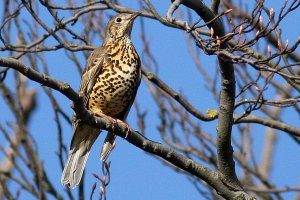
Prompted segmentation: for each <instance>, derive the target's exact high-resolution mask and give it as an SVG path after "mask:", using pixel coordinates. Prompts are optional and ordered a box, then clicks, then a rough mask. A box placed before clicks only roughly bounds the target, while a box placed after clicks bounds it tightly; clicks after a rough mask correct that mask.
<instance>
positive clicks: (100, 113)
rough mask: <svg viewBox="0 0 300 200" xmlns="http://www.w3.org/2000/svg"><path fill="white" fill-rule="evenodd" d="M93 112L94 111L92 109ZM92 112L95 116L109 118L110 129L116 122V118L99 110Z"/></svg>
mask: <svg viewBox="0 0 300 200" xmlns="http://www.w3.org/2000/svg"><path fill="white" fill-rule="evenodd" d="M93 112H94V111H93ZM94 114H95V115H96V116H97V117H106V118H108V119H109V121H111V122H112V129H114V128H115V124H116V123H117V122H118V120H116V119H115V118H113V117H111V116H108V115H105V114H104V113H103V112H101V111H96V112H94Z"/></svg>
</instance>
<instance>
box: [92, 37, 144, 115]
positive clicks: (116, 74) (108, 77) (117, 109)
mask: <svg viewBox="0 0 300 200" xmlns="http://www.w3.org/2000/svg"><path fill="white" fill-rule="evenodd" d="M107 51H108V54H107V56H105V58H104V61H103V65H102V71H101V73H100V76H99V77H98V78H97V81H96V84H95V85H94V87H93V90H92V93H91V95H90V100H89V108H90V110H92V111H93V112H94V113H97V112H101V113H104V114H106V115H109V116H112V117H119V115H124V112H126V109H128V106H130V104H131V102H132V101H133V98H134V97H135V93H136V90H137V87H138V86H139V82H140V76H141V75H140V74H141V72H140V61H139V57H138V55H137V53H136V51H135V49H134V47H133V45H132V44H131V42H129V43H128V44H127V45H126V44H123V45H122V44H118V46H112V47H108V49H107Z"/></svg>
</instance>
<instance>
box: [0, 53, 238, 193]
mask: <svg viewBox="0 0 300 200" xmlns="http://www.w3.org/2000/svg"><path fill="white" fill-rule="evenodd" d="M0 66H4V67H9V68H12V69H15V70H17V71H19V72H20V73H22V74H23V75H25V76H26V77H28V78H29V79H31V80H33V81H35V82H38V83H40V84H42V85H44V86H47V87H50V88H52V89H54V90H57V91H59V92H60V93H62V94H63V95H64V96H66V97H67V98H69V99H70V100H72V101H73V103H74V106H73V109H74V111H75V112H76V116H77V117H78V118H79V119H81V120H83V121H84V122H85V123H86V124H89V125H91V126H95V127H97V128H100V129H104V130H107V131H111V132H114V133H115V134H117V135H118V136H120V137H122V138H124V139H126V140H127V141H128V142H129V143H131V144H133V145H135V146H136V147H138V148H140V149H142V150H144V151H146V152H148V153H151V154H155V155H157V156H159V157H161V158H162V159H164V160H166V161H168V162H170V163H172V164H173V165H175V166H177V167H179V168H180V169H182V170H185V171H187V172H189V173H191V174H193V175H194V176H196V177H198V178H200V179H202V180H204V181H205V182H207V183H208V184H209V185H210V186H212V187H213V188H215V189H216V190H217V191H218V193H219V194H220V195H222V196H223V197H225V198H227V199H233V198H235V197H236V196H237V195H239V193H238V194H237V193H235V192H233V191H232V190H230V189H229V188H228V187H227V186H226V185H225V184H224V183H223V182H222V181H221V180H220V179H219V178H218V173H214V172H213V171H212V170H210V169H209V168H207V167H205V166H203V165H201V164H199V163H197V162H195V161H193V160H191V159H189V158H187V157H185V156H183V155H181V154H179V153H177V152H175V151H174V150H172V149H171V148H169V147H166V146H164V145H162V144H159V143H156V142H153V141H151V140H149V139H147V138H145V137H144V136H142V135H141V134H139V133H138V132H136V131H133V130H132V129H129V130H128V126H127V125H126V124H124V123H115V122H114V121H113V120H111V119H110V118H109V117H106V116H101V117H96V116H94V115H93V114H92V113H91V112H90V111H88V110H87V109H86V108H85V107H84V106H83V103H82V100H81V98H80V96H79V95H78V94H77V93H76V92H75V91H74V90H73V89H72V88H71V87H70V86H69V85H68V84H67V83H64V82H61V81H58V80H55V79H53V78H51V77H49V76H45V75H43V74H40V73H39V72H37V71H35V70H33V69H31V68H29V67H27V66H26V65H25V64H24V63H22V62H21V61H19V60H16V59H13V58H0Z"/></svg>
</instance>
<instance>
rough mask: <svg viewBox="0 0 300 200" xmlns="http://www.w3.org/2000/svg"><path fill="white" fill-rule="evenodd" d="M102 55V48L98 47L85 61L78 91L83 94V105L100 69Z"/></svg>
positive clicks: (86, 101)
mask: <svg viewBox="0 0 300 200" xmlns="http://www.w3.org/2000/svg"><path fill="white" fill-rule="evenodd" d="M104 57H105V51H104V48H103V47H100V48H97V49H95V50H94V52H93V53H92V54H91V55H90V57H89V58H88V61H87V63H86V66H85V69H84V71H83V74H82V78H81V83H80V93H81V95H83V102H84V105H85V106H87V103H88V100H89V97H90V94H91V92H92V89H93V87H94V85H95V83H96V80H97V78H98V76H99V74H100V73H101V71H102V64H103V60H104Z"/></svg>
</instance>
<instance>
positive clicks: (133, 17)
mask: <svg viewBox="0 0 300 200" xmlns="http://www.w3.org/2000/svg"><path fill="white" fill-rule="evenodd" d="M141 14H142V13H141V12H137V13H133V14H132V15H131V18H130V19H131V20H134V19H135V18H137V17H138V16H139V15H141Z"/></svg>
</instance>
